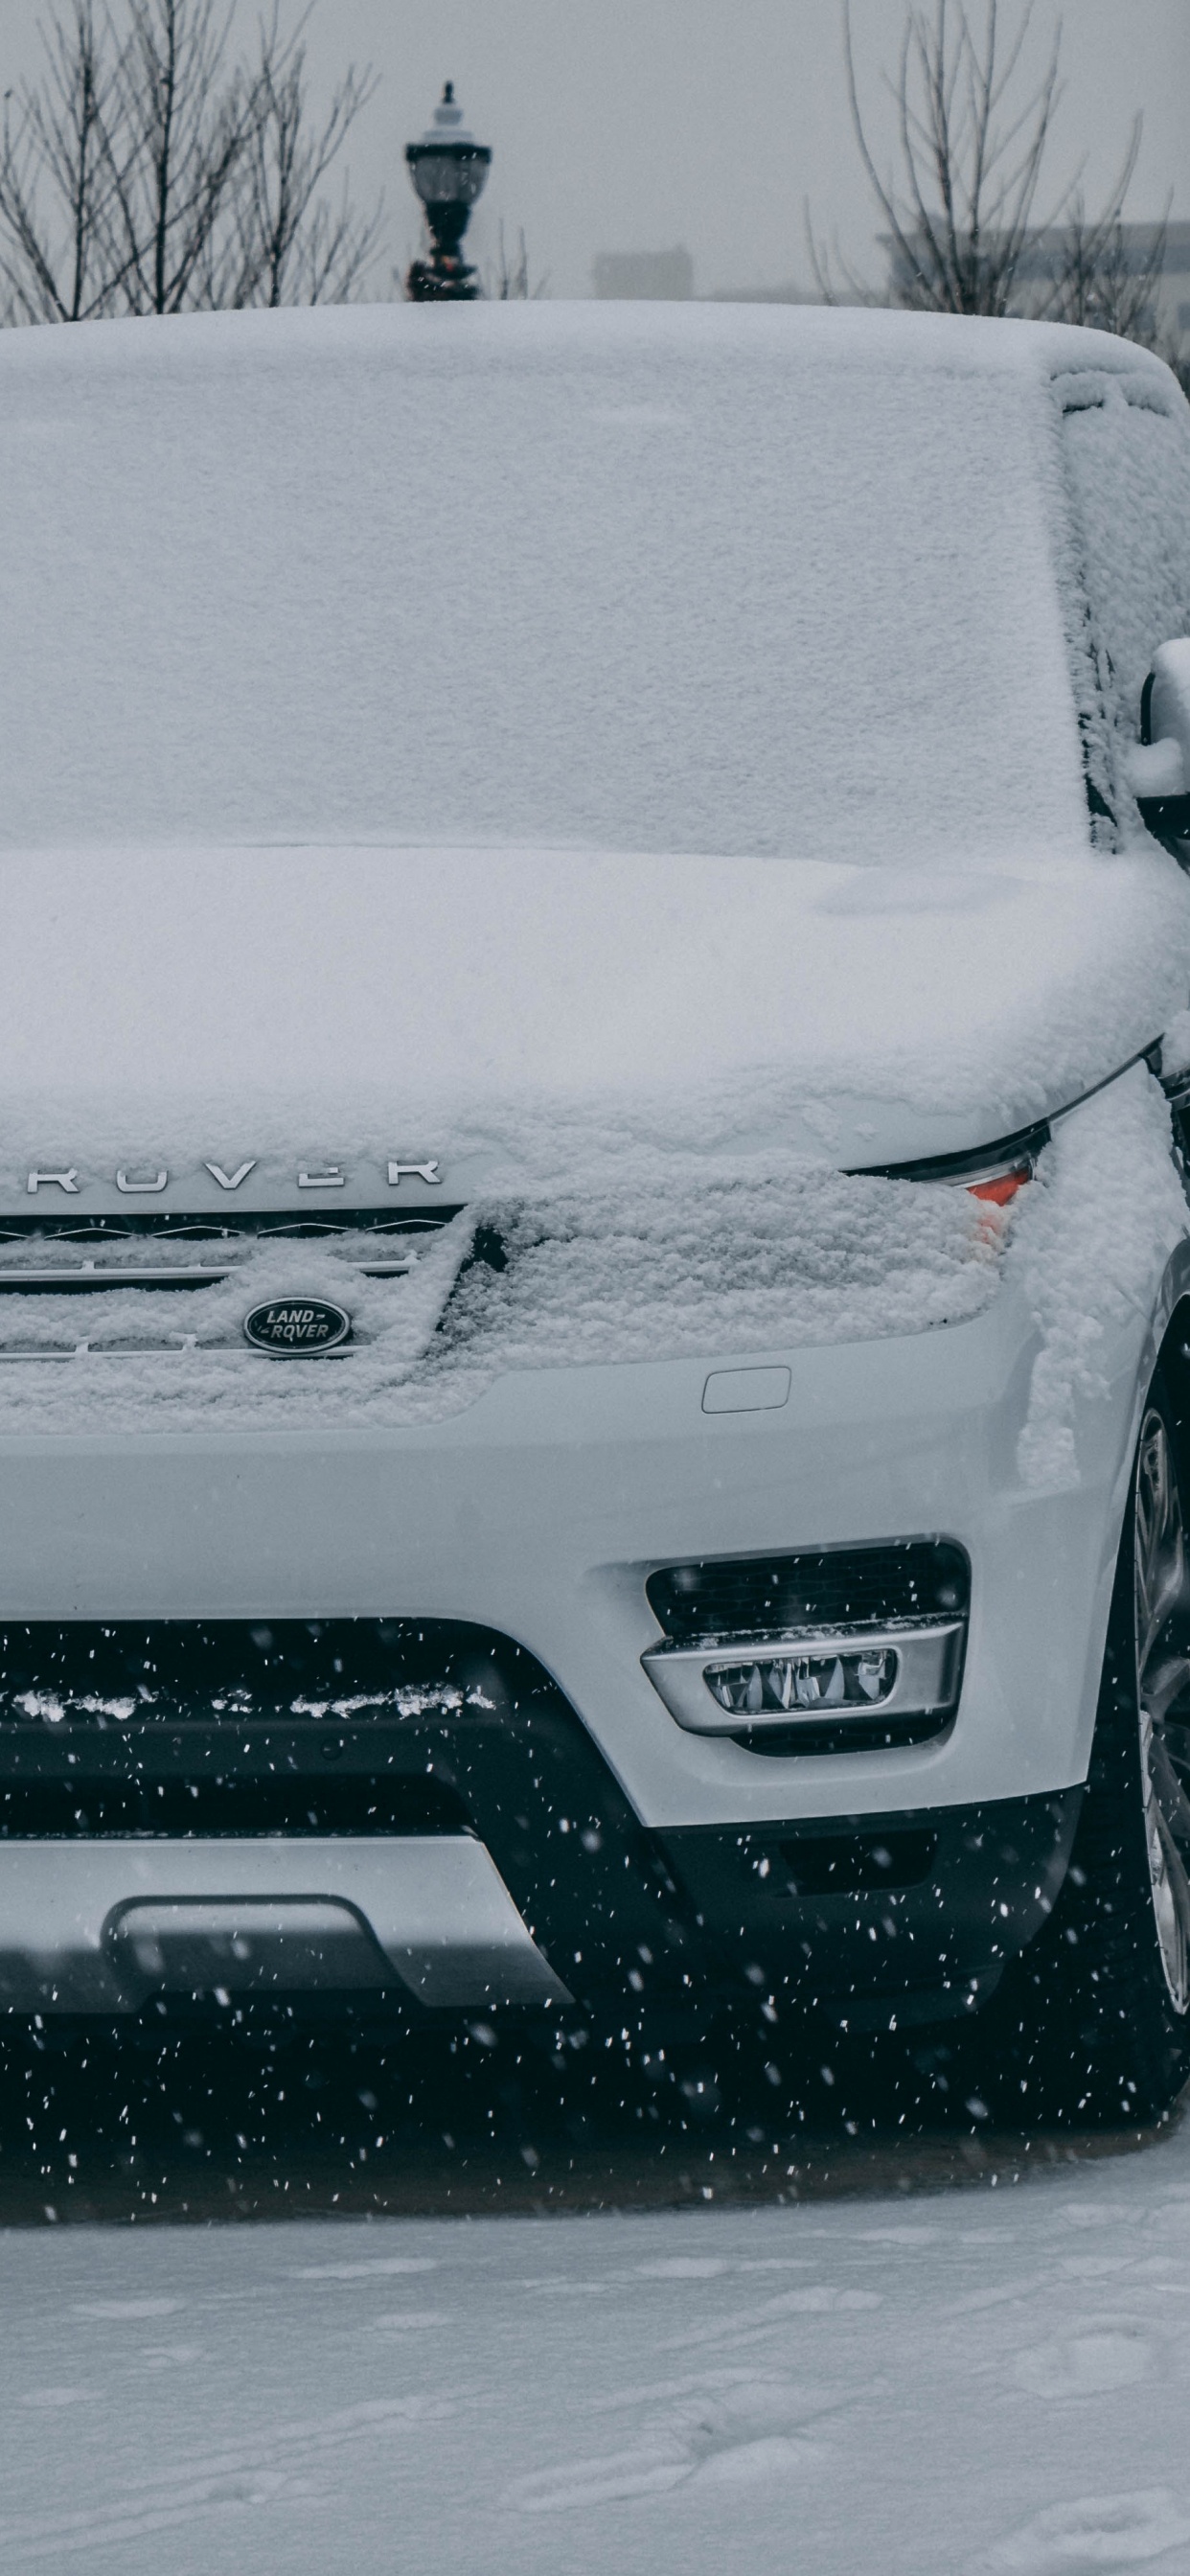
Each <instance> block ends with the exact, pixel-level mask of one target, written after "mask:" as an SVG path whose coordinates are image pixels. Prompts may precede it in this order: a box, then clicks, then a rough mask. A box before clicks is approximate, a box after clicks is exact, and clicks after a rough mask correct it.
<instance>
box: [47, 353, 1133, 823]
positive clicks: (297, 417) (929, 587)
mask: <svg viewBox="0 0 1190 2576" xmlns="http://www.w3.org/2000/svg"><path fill="white" fill-rule="evenodd" d="M1092 365H1093V366H1094V367H1095V368H1097V369H1099V370H1100V371H1102V370H1104V369H1105V368H1106V369H1107V370H1108V371H1109V372H1110V371H1111V370H1112V369H1113V368H1118V367H1120V366H1121V365H1127V366H1128V367H1129V368H1130V369H1133V370H1137V369H1139V370H1141V371H1144V370H1146V369H1148V371H1149V373H1150V376H1151V378H1152V380H1153V382H1154V383H1155V384H1156V383H1160V384H1164V385H1166V386H1168V385H1170V383H1171V379H1169V378H1168V376H1167V375H1166V374H1165V371H1164V370H1162V369H1161V368H1160V367H1159V366H1158V365H1157V363H1156V362H1155V361H1150V360H1148V359H1146V358H1145V356H1144V355H1143V353H1141V352H1138V351H1137V350H1135V349H1128V350H1124V348H1123V345H1122V344H1120V343H1115V342H1112V341H1110V340H1107V339H1105V337H1104V336H1103V335H1102V334H1097V333H1078V332H1070V331H1062V330H1057V329H1050V328H1043V327H1041V326H1037V325H1026V324H1010V323H1004V324H1001V323H990V324H989V323H979V322H974V323H967V322H963V321H950V320H946V319H941V320H940V319H937V318H934V317H929V316H926V317H921V316H911V315H902V314H878V313H853V312H847V313H839V312H822V311H816V310H799V309H783V310H767V309H763V308H756V307H747V308H731V307H723V306H701V307H700V306H694V307H672V308H657V307H649V308H647V309H646V308H632V307H610V308H609V307H608V306H606V305H604V306H600V305H591V306H582V305H576V306H562V305H558V306H549V305H544V306H539V305H531V306H527V307H520V308H517V307H510V306H493V307H487V308H484V307H474V308H468V309H461V310H448V311H434V310H427V309H424V308H414V307H409V306H393V307H389V306H385V307H371V308H363V309H360V308H356V309H349V310H340V311H334V312H316V313H299V312H287V313H275V314H274V313H267V314H244V315H241V314H231V315H214V316H203V317H194V318H188V319H185V320H181V321H146V322H141V321H136V322H127V323H114V322H105V323H97V324H94V325H80V326H77V327H75V328H72V329H70V330H64V331H52V330H42V331H24V332H8V333H5V334H3V336H2V338H0V736H2V738H3V743H4V782H5V793H4V800H3V811H2V813H0V833H2V835H3V837H4V839H5V840H7V841H8V842H9V843H10V844H12V843H17V844H21V843H29V842H37V843H45V842H47V841H57V842H59V843H61V842H64V841H73V842H75V843H78V842H80V841H82V842H85V841H89V840H94V839H108V840H111V839H118V840H136V839H146V838H147V839H154V840H159V839H163V838H164V839H167V840H173V841H178V840H181V841H190V840H193V839H196V838H197V839H202V840H206V841H208V842H209V841H211V840H218V841H221V842H223V843H225V844H226V843H228V842H237V841H245V840H302V839H312V838H319V839H321V840H324V841H342V840H358V839H362V840H383V841H387V842H393V841H401V840H405V839H411V840H417V841H420V842H422V843H423V844H424V843H427V842H434V841H454V842H455V843H456V844H458V843H459V842H475V841H479V842H491V841H498V842H510V841H511V842H520V843H525V842H535V843H548V844H551V845H552V846H554V847H557V846H559V845H560V844H561V845H565V844H567V843H582V844H585V845H586V846H588V847H600V848H613V849H646V850H669V851H674V850H685V851H694V852H704V853H723V854H732V853H737V852H739V853H749V854H752V855H781V856H811V857H815V858H834V859H847V860H860V861H863V860H871V859H873V858H884V857H888V856H896V855H898V854H899V855H900V856H902V857H907V858H910V859H911V860H913V861H914V862H916V861H918V860H921V859H929V858H931V857H942V858H945V859H947V860H948V861H953V860H954V859H955V858H956V857H960V856H961V857H963V858H967V857H970V856H972V855H978V854H980V853H983V854H988V853H991V852H995V853H997V854H1000V853H1003V851H1004V850H1005V848H1010V849H1012V850H1013V851H1019V850H1021V849H1022V848H1026V847H1034V848H1041V847H1045V848H1048V849H1051V850H1052V849H1054V848H1056V847H1061V848H1064V849H1066V850H1067V851H1069V850H1071V849H1073V848H1074V847H1076V846H1080V845H1082V844H1083V843H1085V806H1084V803H1083V796H1082V785H1081V776H1080V765H1079V754H1078V743H1077V734H1076V727H1075V723H1074V716H1073V709H1072V702H1071V693H1070V683H1069V677H1068V670H1067V659H1066V647H1065V642H1064V632H1063V612H1062V607H1061V602H1060V598H1059V595H1058V586H1057V585H1056V582H1055V569H1054V565H1055V555H1054V533H1053V532H1054V527H1055V524H1056V522H1057V520H1058V519H1060V517H1061V510H1062V506H1063V505H1062V502H1061V496H1060V492H1059V487H1058V479H1057V467H1056V461H1055V460H1056V449H1057V429H1056V423H1057V419H1058V412H1057V406H1056V404H1055V402H1054V399H1053V396H1052V394H1051V392H1050V389H1049V380H1050V379H1051V378H1052V377H1053V376H1054V375H1055V374H1057V373H1061V372H1063V371H1066V372H1070V371H1071V370H1078V369H1079V368H1084V369H1085V368H1087V367H1091V366H1092Z"/></svg>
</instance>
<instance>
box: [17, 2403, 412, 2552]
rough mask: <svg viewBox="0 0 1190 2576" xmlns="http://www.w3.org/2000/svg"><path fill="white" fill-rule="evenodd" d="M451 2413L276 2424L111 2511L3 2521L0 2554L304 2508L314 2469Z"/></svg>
mask: <svg viewBox="0 0 1190 2576" xmlns="http://www.w3.org/2000/svg"><path fill="white" fill-rule="evenodd" d="M452 2412H453V2403H452V2400H451V2399H449V2398H446V2397H441V2398H435V2397H425V2396H416V2397H379V2398H371V2399H369V2400H367V2401H366V2402H365V2403H363V2404H361V2405H358V2406H347V2407H344V2408H342V2409H341V2410H340V2411H339V2413H337V2414H334V2415H322V2416H317V2417H315V2418H314V2419H313V2421H308V2422H303V2423H295V2424H276V2425H274V2426H272V2428H271V2429H270V2430H267V2431H262V2432H260V2433H258V2434H256V2435H255V2436H253V2438H252V2439H250V2440H248V2441H244V2442H233V2443H229V2444H228V2445H227V2446H226V2447H225V2448H224V2449H221V2450H219V2451H214V2452H209V2453H206V2454H204V2455H203V2456H201V2457H196V2458H192V2459H189V2460H181V2461H179V2462H178V2463H177V2464H176V2465H175V2466H174V2467H173V2468H169V2469H157V2470H154V2471H152V2472H151V2473H150V2474H149V2475H148V2476H147V2477H144V2478H138V2479H136V2480H135V2481H134V2482H133V2483H132V2484H131V2485H130V2486H128V2487H126V2488H125V2490H124V2493H123V2494H122V2495H121V2496H117V2497H113V2498H112V2501H111V2502H110V2504H106V2505H99V2506H96V2507H83V2508H80V2509H79V2510H77V2511H75V2512H72V2513H62V2514H49V2515H36V2516H32V2515H31V2516H22V2517H20V2518H17V2519H14V2520H10V2521H0V2551H3V2553H4V2557H5V2561H6V2563H12V2562H13V2560H14V2559H16V2558H17V2556H18V2553H19V2559H20V2560H21V2561H23V2562H24V2563H26V2564H29V2563H32V2561H34V2560H35V2559H38V2558H48V2557H50V2556H55V2557H63V2556H66V2555H68V2554H70V2553H73V2552H78V2551H82V2550H95V2549H103V2548H114V2547H115V2546H116V2545H117V2544H118V2543H120V2542H129V2541H135V2540H142V2539H147V2538H149V2537H151V2535H152V2534H153V2533H154V2532H157V2531H168V2530H169V2529H171V2527H173V2526H175V2525H176V2524H178V2523H180V2522H188V2521H191V2520H192V2519H193V2518H194V2516H195V2515H196V2514H202V2513H216V2512H218V2511H220V2510H221V2509H222V2508H225V2507H229V2506H232V2507H234V2506H237V2505H258V2504H271V2503H275V2502H285V2501H292V2502H298V2501H300V2500H301V2499H302V2498H303V2497H309V2496H311V2495H313V2494H314V2493H316V2492H317V2489H316V2487H315V2485H314V2484H313V2483H312V2481H311V2479H310V2477H309V2475H308V2474H307V2472H308V2469H309V2466H310V2464H311V2462H317V2461H318V2460H319V2459H320V2458H325V2457H327V2456H328V2455H333V2454H335V2453H336V2452H339V2451H341V2450H343V2449H344V2448H345V2447H346V2446H347V2445H349V2444H357V2443H360V2442H363V2441H367V2440H368V2439H369V2438H372V2437H375V2436H378V2435H383V2434H384V2433H385V2432H387V2431H395V2430H396V2429H397V2428H398V2427H399V2426H401V2425H406V2424H408V2425H412V2424H416V2423H424V2422H426V2421H427V2420H435V2419H439V2420H440V2419H441V2418H442V2417H443V2416H446V2415H449V2414H451V2413H452Z"/></svg>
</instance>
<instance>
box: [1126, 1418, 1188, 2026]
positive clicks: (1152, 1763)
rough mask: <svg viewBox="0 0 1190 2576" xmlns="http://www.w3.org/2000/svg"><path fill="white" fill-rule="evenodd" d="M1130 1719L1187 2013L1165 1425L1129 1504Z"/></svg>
mask: <svg viewBox="0 0 1190 2576" xmlns="http://www.w3.org/2000/svg"><path fill="white" fill-rule="evenodd" d="M1133 1512H1134V1520H1133V1563H1134V1570H1135V1604H1136V1616H1135V1629H1136V1682H1137V1710H1138V1717H1139V1725H1140V1769H1141V1786H1142V1794H1143V1799H1144V1829H1145V1843H1146V1847H1147V1851H1148V1863H1149V1888H1150V1893H1151V1895H1152V1900H1153V1916H1154V1920H1155V1923H1156V1929H1157V1945H1158V1950H1159V1952H1160V1957H1161V1966H1162V1971H1163V1973H1164V1977H1165V1983H1166V1987H1167V1989H1168V1992H1169V1999H1170V2002H1171V2003H1172V2005H1173V2008H1174V2010H1175V2012H1177V2013H1181V2014H1185V2013H1187V2012H1190V1569H1188V1567H1187V1560H1186V1539H1185V1531H1184V1527H1183V1520H1182V1502H1181V1495H1180V1493H1179V1490H1178V1478H1177V1470H1176V1467H1175V1464H1174V1458H1173V1452H1172V1449H1171V1446H1170V1439H1169V1433H1168V1430H1167V1427H1166V1424H1165V1420H1164V1418H1163V1416H1162V1414H1160V1413H1159V1412H1158V1411H1157V1410H1156V1408H1155V1407H1152V1406H1150V1408H1149V1410H1148V1411H1147V1413H1146V1414H1145V1418H1144V1422H1143V1424H1142V1426H1141V1434H1140V1446H1139V1451H1138V1455H1137V1466H1136V1486H1135V1499H1134V1504H1133Z"/></svg>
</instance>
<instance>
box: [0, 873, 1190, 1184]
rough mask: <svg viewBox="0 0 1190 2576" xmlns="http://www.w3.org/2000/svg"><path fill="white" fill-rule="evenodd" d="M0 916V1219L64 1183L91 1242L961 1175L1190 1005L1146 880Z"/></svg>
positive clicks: (1175, 877)
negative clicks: (553, 1197)
mask: <svg viewBox="0 0 1190 2576" xmlns="http://www.w3.org/2000/svg"><path fill="white" fill-rule="evenodd" d="M0 918H2V920H3V923H4V930H5V948H6V954H7V973H6V977H5V1005H4V1011H3V1016H2V1020H0V1209H2V1210H6V1211H9V1212H16V1211H17V1210H19V1211H20V1213H21V1214H22V1215H24V1216H25V1217H26V1218H27V1217H28V1216H29V1215H30V1214H31V1212H32V1208H33V1195H35V1196H36V1199H37V1203H38V1206H39V1207H41V1206H44V1207H45V1208H46V1211H47V1213H49V1212H51V1210H52V1212H53V1213H54V1214H55V1215H56V1216H61V1215H62V1214H64V1213H65V1211H66V1204H67V1192H66V1188H65V1185H64V1183H63V1182H62V1181H61V1180H60V1179H58V1180H55V1179H53V1178H47V1179H43V1180H39V1181H38V1183H37V1186H36V1190H35V1193H34V1194H33V1195H31V1193H30V1175H31V1174H32V1175H38V1174H43V1175H54V1174H59V1175H61V1174H67V1173H69V1174H73V1176H74V1191H73V1192H72V1193H71V1194H70V1195H71V1200H72V1203H73V1199H74V1198H75V1197H77V1202H78V1206H79V1212H80V1214H82V1213H83V1212H84V1211H85V1212H86V1213H87V1214H93V1213H96V1212H99V1211H101V1210H102V1209H103V1208H104V1207H106V1206H107V1205H109V1204H111V1205H119V1206H121V1207H122V1208H123V1209H124V1210H125V1212H127V1211H128V1210H129V1208H130V1206H131V1205H132V1204H133V1202H134V1200H135V1198H136V1195H137V1192H138V1191H140V1192H142V1193H143V1195H141V1197H140V1205H141V1206H142V1207H143V1208H145V1210H146V1211H149V1210H151V1211H153V1212H156V1211H158V1210H161V1211H163V1212H164V1211H165V1210H166V1209H168V1208H176V1209H182V1208H188V1207H198V1208H206V1207H208V1206H211V1207H213V1206H218V1207H220V1208H222V1209H226V1208H227V1206H228V1204H229V1198H230V1196H231V1194H232V1193H233V1192H234V1195H235V1201H236V1205H237V1206H239V1207H244V1208H248V1207H252V1206H257V1207H261V1206H263V1207H269V1206H277V1205H279V1204H294V1205H300V1206H302V1207H303V1208H304V1209H312V1208H314V1207H316V1206H338V1207H346V1206H349V1205H357V1206H358V1205H377V1204H383V1205H393V1204H394V1203H396V1202H397V1201H398V1198H399V1203H400V1204H401V1205H413V1204H416V1203H418V1202H419V1201H422V1202H426V1203H430V1202H433V1203H434V1204H436V1205H439V1206H441V1205H443V1204H445V1203H447V1202H455V1203H458V1202H460V1201H462V1200H466V1199H470V1198H473V1197H474V1196H475V1195H477V1194H479V1193H483V1194H490V1193H491V1192H492V1191H493V1190H499V1189H501V1188H515V1189H523V1188H524V1187H526V1186H528V1187H529V1188H531V1189H532V1188H533V1187H535V1186H542V1187H557V1186H558V1185H559V1183H563V1184H565V1185H571V1184H573V1183H574V1182H575V1181H578V1180H581V1178H582V1176H583V1174H584V1172H589V1173H590V1174H591V1176H592V1179H593V1180H598V1182H599V1184H600V1186H606V1184H607V1183H608V1181H609V1180H610V1179H611V1178H613V1176H614V1175H615V1174H616V1173H623V1174H625V1175H626V1176H627V1175H628V1174H629V1173H634V1174H635V1175H636V1177H638V1178H640V1177H642V1176H643V1174H644V1173H645V1171H646V1170H647V1168H648V1167H649V1166H650V1165H655V1163H656V1160H657V1158H658V1157H659V1156H661V1157H664V1158H666V1159H672V1160H673V1162H674V1165H675V1168H678V1167H680V1168H681V1170H682V1171H683V1172H684V1174H685V1175H686V1177H687V1178H689V1177H690V1176H691V1175H692V1174H694V1173H696V1172H697V1170H698V1169H699V1168H700V1167H708V1168H709V1167H710V1166H712V1165H713V1166H714V1168H715V1169H716V1170H717V1171H718V1172H719V1173H720V1174H723V1173H725V1172H727V1171H731V1170H737V1169H738V1170H743V1169H745V1168H747V1169H750V1170H752V1171H753V1172H754V1173H755V1172H757V1171H758V1170H760V1169H763V1168H764V1167H766V1165H769V1164H771V1163H772V1162H773V1161H774V1160H778V1161H785V1160H786V1158H788V1157H791V1156H792V1157H793V1158H795V1159H810V1160H813V1161H817V1162H819V1163H821V1162H823V1161H824V1160H825V1161H828V1162H830V1163H833V1164H835V1165H837V1166H842V1167H844V1168H854V1167H857V1166H863V1165H869V1166H872V1165H879V1164H881V1163H886V1162H892V1161H901V1160H905V1159H908V1158H909V1157H911V1156H915V1155H922V1154H932V1153H939V1152H947V1151H951V1150H959V1149H962V1148H964V1147H968V1146H975V1145H979V1144H982V1143H986V1142H989V1141H991V1140H992V1139H993V1138H995V1137H997V1136H999V1135H1003V1134H1005V1133H1007V1132H1008V1131H1010V1130H1011V1129H1013V1128H1016V1127H1021V1126H1024V1125H1026V1124H1027V1123H1029V1122H1030V1121H1031V1120H1033V1119H1036V1118H1038V1117H1040V1116H1043V1115H1044V1114H1045V1113H1046V1112H1047V1111H1052V1110H1056V1109H1058V1108H1061V1107H1062V1106H1063V1105H1064V1104H1065V1103H1066V1102H1067V1101H1069V1100H1070V1099H1071V1098H1073V1097H1074V1096H1076V1095H1077V1094H1079V1093H1080V1092H1082V1091H1085V1090H1087V1089H1089V1088H1090V1087H1091V1086H1092V1085H1094V1084H1095V1083H1096V1082H1099V1081H1101V1080H1103V1079H1104V1078H1105V1077H1106V1076H1107V1075H1109V1074H1110V1073H1112V1072H1113V1071H1114V1070H1115V1069H1116V1068H1117V1067H1118V1066H1119V1065H1120V1064H1122V1063H1123V1062H1124V1061H1125V1060H1126V1059H1127V1058H1129V1057H1130V1056H1131V1055H1133V1054H1134V1053H1135V1052H1136V1051H1137V1050H1138V1049H1140V1048H1142V1047H1144V1046H1147V1045H1148V1044H1149V1043H1151V1041H1152V1040H1153V1039H1154V1038H1155V1037H1157V1036H1159V1035H1160V1033H1161V1030H1162V1028H1163V1026H1164V1025H1165V1023H1166V1021H1167V1020H1168V1019H1169V1018H1170V1017H1172V1015H1173V1014H1174V1013H1175V1012H1176V1011H1178V1010H1179V1009H1181V1008H1182V1007H1184V1005H1185V1003H1186V1001H1187V998H1188V995H1190V891H1188V890H1187V888H1186V886H1185V883H1184V880H1183V879H1182V877H1181V876H1180V874H1179V872H1178V871H1177V869H1176V868H1175V867H1174V865H1173V863H1172V861H1167V860H1166V859H1165V858H1164V857H1163V856H1161V855H1160V854H1159V853H1157V852H1155V851H1154V852H1153V853H1152V854H1151V855H1150V854H1149V853H1144V852H1142V853H1138V854H1134V855H1132V856H1128V857H1123V858H1120V857H1114V858H1108V857H1090V856H1088V858H1087V859H1086V860H1085V861H1082V862H1078V861H1074V860H1070V859H1062V860H1058V861H1053V860H1049V861H1047V860H1046V858H1045V855H1044V853H1041V852H1038V851H1032V852H1025V853H1021V854H1016V855H1013V856H1011V857H1006V858H1005V861H1004V863H1003V865H1002V866H1000V867H998V868H995V869H992V868H986V867H984V868H979V869H972V868H971V867H970V866H969V865H968V866H966V867H964V866H963V865H962V864H961V857H960V858H958V859H957V860H956V866H955V868H954V870H953V872H948V871H945V870H939V869H938V868H936V867H934V868H930V869H922V870H912V869H905V868H903V867H899V868H894V869H888V868H882V867H880V866H879V865H873V866H871V867H848V866H841V865H835V864H825V863H824V864H819V863H816V862H812V861H801V862H790V861H782V860H755V859H747V858H708V857H658V856H656V855H651V856H643V857H642V856H633V855H630V854H629V855H618V854H611V855H609V854H605V853H602V854H601V853H590V852H585V851H579V850H552V851H544V850H521V849H505V848H493V849H477V848H470V849H466V850H444V849H424V848H420V849H414V848H377V847H371V846H369V847H350V848H344V847H330V848H313V847H288V848H235V849H225V850H202V851H195V850H193V849H190V850H174V851H164V852H163V851H150V850H146V849H144V848H137V849H133V850H114V849H104V850H89V851H84V852H71V853H53V852H50V853H46V852H37V853H32V854H24V853H20V852H17V853H12V854H8V855H6V856H5V857H4V858H3V859H2V860H0ZM245 1167H247V1168H245ZM419 1167H420V1168H419ZM118 1173H119V1174H121V1175H122V1176H123V1179H122V1183H121V1184H120V1185H119V1189H118V1185H117V1178H116V1176H117V1174H118ZM162 1173H164V1174H165V1175H166V1179H165V1181H164V1183H162V1181H161V1174H162ZM301 1175H304V1176H305V1177H304V1179H303V1178H300V1177H299V1176H301ZM237 1176H238V1177H237Z"/></svg>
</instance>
